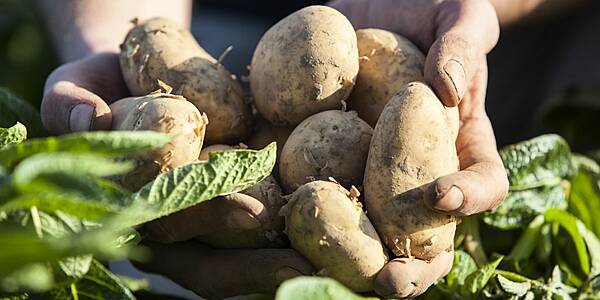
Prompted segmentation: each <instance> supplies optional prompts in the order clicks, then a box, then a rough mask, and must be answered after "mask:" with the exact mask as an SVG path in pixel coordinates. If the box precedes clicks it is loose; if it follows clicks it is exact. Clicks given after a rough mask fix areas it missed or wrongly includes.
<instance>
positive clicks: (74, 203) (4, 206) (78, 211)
mask: <svg viewBox="0 0 600 300" xmlns="http://www.w3.org/2000/svg"><path fill="white" fill-rule="evenodd" d="M34 206H35V207H37V209H39V210H42V211H45V212H48V213H53V212H55V211H57V210H60V211H62V212H65V213H68V214H70V215H72V216H75V217H78V218H80V219H86V220H91V221H97V220H100V219H101V218H102V217H105V216H106V215H107V214H109V213H115V214H116V213H118V212H120V211H121V210H122V209H123V207H121V206H117V205H115V204H113V203H108V202H104V201H103V202H100V201H94V200H91V199H86V198H82V197H77V196H75V195H69V194H52V193H37V194H26V195H22V196H19V197H16V198H12V199H10V200H8V201H6V202H4V203H1V202H0V211H4V212H11V211H14V210H21V209H29V208H31V207H34Z"/></svg>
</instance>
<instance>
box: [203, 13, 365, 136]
mask: <svg viewBox="0 0 600 300" xmlns="http://www.w3.org/2000/svg"><path fill="white" fill-rule="evenodd" d="M357 74H358V49H357V46H356V34H355V32H354V29H353V27H352V24H350V22H349V21H348V20H347V19H346V17H344V15H342V14H341V13H339V12H338V11H336V10H335V9H333V8H330V7H326V6H309V7H306V8H303V9H301V10H299V11H297V12H295V13H293V14H291V15H289V16H287V17H286V18H284V19H283V20H281V21H279V22H278V23H277V24H275V25H274V26H273V27H271V28H270V29H269V30H268V31H267V32H266V33H265V35H264V36H263V37H262V38H261V39H260V42H259V43H258V46H257V47H256V50H255V51H254V56H253V57H252V63H251V66H250V88H251V90H252V93H253V95H254V102H255V104H256V108H257V109H258V111H259V112H260V114H261V115H262V116H263V117H264V118H265V119H266V120H268V121H269V122H271V123H272V124H274V125H276V126H295V125H297V124H299V123H300V122H302V120H304V119H306V118H307V117H308V116H310V115H313V114H315V113H318V112H320V111H324V110H329V109H336V108H340V107H341V106H342V101H343V100H345V99H346V98H348V96H349V95H350V92H351V90H352V87H353V86H354V82H355V80H356V75H357ZM209 116H210V115H209Z"/></svg>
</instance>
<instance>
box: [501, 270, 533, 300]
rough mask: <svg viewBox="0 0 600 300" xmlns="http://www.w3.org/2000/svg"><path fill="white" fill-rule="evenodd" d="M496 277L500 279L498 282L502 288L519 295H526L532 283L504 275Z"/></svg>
mask: <svg viewBox="0 0 600 300" xmlns="http://www.w3.org/2000/svg"><path fill="white" fill-rule="evenodd" d="M496 278H497V279H498V283H499V284H500V287H501V288H502V290H504V291H505V292H507V293H509V294H511V295H515V296H517V297H522V296H525V294H527V292H529V290H530V289H531V283H530V282H529V281H524V282H516V281H512V280H510V279H508V278H506V277H504V276H502V275H497V277H496Z"/></svg>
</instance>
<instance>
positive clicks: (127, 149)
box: [0, 131, 171, 168]
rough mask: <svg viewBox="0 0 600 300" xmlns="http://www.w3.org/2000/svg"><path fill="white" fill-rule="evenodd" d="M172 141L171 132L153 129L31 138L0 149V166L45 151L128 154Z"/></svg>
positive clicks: (8, 165) (11, 163)
mask: <svg viewBox="0 0 600 300" xmlns="http://www.w3.org/2000/svg"><path fill="white" fill-rule="evenodd" d="M170 140H171V137H169V136H168V135H166V134H164V133H159V132H154V131H107V132H103V131H94V132H81V133H72V134H67V135H63V136H60V137H47V138H43V139H29V140H27V141H25V142H23V143H21V144H18V145H11V146H9V147H6V148H5V149H2V150H0V165H3V166H5V167H7V168H11V167H12V166H14V165H15V164H16V163H18V162H19V161H21V160H23V159H25V158H27V157H29V156H32V155H35V154H38V153H42V152H46V153H47V152H69V153H71V154H82V153H93V154H97V155H106V156H113V157H114V156H125V155H128V154H133V153H139V152H142V151H147V150H150V149H154V148H156V147H159V146H161V145H163V144H165V143H168V142H169V141H170Z"/></svg>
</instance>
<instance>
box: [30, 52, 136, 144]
mask: <svg viewBox="0 0 600 300" xmlns="http://www.w3.org/2000/svg"><path fill="white" fill-rule="evenodd" d="M126 95H127V88H126V87H125V84H124V82H123V79H122V76H121V72H120V68H119V63H118V57H117V55H116V54H100V55H95V56H93V57H90V58H86V59H83V60H80V61H76V62H73V63H69V64H66V65H63V66H61V67H60V68H58V69H56V70H55V71H54V72H52V74H51V75H50V76H49V77H48V80H47V81H46V85H45V87H44V97H43V99H42V106H41V114H42V122H43V123H44V126H45V127H46V128H47V129H48V130H49V131H50V132H52V133H56V134H63V133H69V132H77V131H86V130H108V129H110V127H111V122H112V116H111V113H110V108H109V107H108V104H107V102H108V103H110V102H112V101H115V100H118V99H120V98H122V97H125V96H126Z"/></svg>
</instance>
